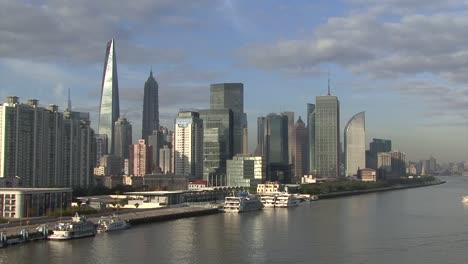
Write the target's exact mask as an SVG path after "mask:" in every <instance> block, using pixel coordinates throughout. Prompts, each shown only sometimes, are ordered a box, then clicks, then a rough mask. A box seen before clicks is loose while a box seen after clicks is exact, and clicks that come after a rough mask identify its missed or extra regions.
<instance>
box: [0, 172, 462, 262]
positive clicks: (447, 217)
mask: <svg viewBox="0 0 468 264" xmlns="http://www.w3.org/2000/svg"><path fill="white" fill-rule="evenodd" d="M442 178H443V179H445V180H447V183H446V184H443V185H438V186H432V187H424V188H416V189H408V190H399V191H391V192H383V193H374V194H366V195H359V196H353V197H343V198H336V199H330V200H320V201H317V202H312V203H302V204H301V205H300V206H298V207H296V208H291V209H281V208H280V209H265V210H263V211H259V212H250V213H243V214H217V215H211V216H204V217H197V218H187V219H181V220H176V221H169V222H161V223H153V224H147V225H141V226H135V227H133V228H132V229H129V230H126V231H121V232H116V233H110V234H103V235H97V236H96V237H94V238H83V239H78V240H73V241H47V242H45V241H40V242H32V243H28V244H24V245H17V246H13V247H10V248H5V249H0V263H37V264H42V263H44V264H45V263H113V264H119V263H388V264H390V263H391V264H394V263H399V264H401V263H424V264H427V263H434V264H435V263H437V264H440V263H468V206H467V205H465V204H463V203H462V202H461V196H463V195H468V177H465V178H463V177H442Z"/></svg>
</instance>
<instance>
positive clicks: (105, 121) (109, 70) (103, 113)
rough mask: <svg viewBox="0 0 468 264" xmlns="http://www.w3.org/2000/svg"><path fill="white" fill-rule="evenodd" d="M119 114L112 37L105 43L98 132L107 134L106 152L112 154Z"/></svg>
mask: <svg viewBox="0 0 468 264" xmlns="http://www.w3.org/2000/svg"><path fill="white" fill-rule="evenodd" d="M119 116H120V108H119V85H118V81H117V59H116V56H115V43H114V39H112V40H110V41H109V42H108V43H107V49H106V57H105V60H104V72H103V74H102V84H101V104H100V106H99V129H98V133H99V134H101V135H107V139H108V149H107V153H109V154H114V125H115V121H117V119H118V118H119Z"/></svg>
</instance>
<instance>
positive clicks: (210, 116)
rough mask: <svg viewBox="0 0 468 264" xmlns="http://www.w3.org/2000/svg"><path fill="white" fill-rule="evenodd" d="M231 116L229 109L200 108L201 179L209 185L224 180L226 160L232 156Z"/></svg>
mask: <svg viewBox="0 0 468 264" xmlns="http://www.w3.org/2000/svg"><path fill="white" fill-rule="evenodd" d="M232 117H233V114H232V111H231V109H206V110H200V118H201V119H202V120H203V146H204V147H203V156H204V160H203V179H204V180H206V181H208V182H209V184H210V185H213V182H225V177H226V160H228V159H231V158H232V156H233V154H232V152H233V118H232Z"/></svg>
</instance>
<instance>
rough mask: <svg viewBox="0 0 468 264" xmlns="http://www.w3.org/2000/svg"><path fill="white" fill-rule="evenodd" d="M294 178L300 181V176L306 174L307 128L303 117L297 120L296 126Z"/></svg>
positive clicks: (294, 180)
mask: <svg viewBox="0 0 468 264" xmlns="http://www.w3.org/2000/svg"><path fill="white" fill-rule="evenodd" d="M293 141H294V145H295V148H294V155H293V162H294V167H293V168H294V178H293V182H300V178H301V177H302V176H304V175H305V174H306V168H307V162H308V161H307V159H306V158H307V149H308V148H307V145H306V143H307V128H306V127H305V124H304V122H303V121H302V119H301V117H300V116H299V119H298V120H297V122H296V125H295V128H294V137H293Z"/></svg>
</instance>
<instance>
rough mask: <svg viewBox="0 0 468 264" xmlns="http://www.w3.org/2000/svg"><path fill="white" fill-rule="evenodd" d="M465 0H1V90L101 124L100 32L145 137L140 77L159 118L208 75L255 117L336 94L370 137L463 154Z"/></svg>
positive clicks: (127, 106) (467, 125)
mask: <svg viewBox="0 0 468 264" xmlns="http://www.w3.org/2000/svg"><path fill="white" fill-rule="evenodd" d="M467 28H468V1H462V0H445V1H440V0H379V1H372V0H341V1H339V0H335V1H333V0H331V1H309V0H294V1H274V0H270V1H267V0H265V1H250V0H238V1H234V0H199V1H183V0H134V1H116V0H100V1H95V0H81V1H75V0H38V1H24V0H14V1H13V0H0V98H1V99H0V101H2V102H3V101H5V98H6V97H7V96H9V95H16V96H19V97H20V101H21V102H26V100H27V99H32V98H34V99H38V100H39V103H40V104H41V105H43V106H46V105H48V104H56V105H59V106H60V108H61V109H62V110H63V109H65V107H66V104H67V93H68V89H70V91H71V99H72V104H73V109H74V110H75V111H87V112H90V113H91V116H92V126H93V127H94V128H95V129H97V126H98V108H99V100H100V92H101V91H100V89H101V88H100V84H101V78H102V71H103V63H104V56H105V49H106V43H107V41H109V40H110V39H112V38H114V39H115V45H116V56H117V63H118V77H119V93H120V107H121V110H120V112H121V114H123V115H125V116H126V117H127V118H128V119H129V121H130V122H132V124H133V134H134V138H135V139H136V138H137V137H138V136H139V135H141V119H142V115H141V112H142V105H143V87H144V83H145V81H146V79H147V78H148V76H149V71H150V69H152V70H153V74H154V76H155V78H156V80H157V82H158V84H159V101H160V119H161V124H162V125H167V126H169V127H172V126H173V122H174V118H175V116H176V114H177V112H178V110H179V109H181V108H198V109H204V108H209V85H210V84H211V83H221V82H242V83H244V102H245V103H244V108H245V112H246V113H247V115H248V120H249V124H248V125H249V142H250V150H251V151H253V150H254V147H255V144H254V142H255V141H256V139H255V137H256V129H257V128H256V119H257V117H259V116H265V115H267V114H269V113H273V112H276V113H279V112H283V111H293V112H295V118H296V120H297V118H298V117H299V116H301V117H302V119H303V120H304V121H305V120H306V119H305V113H306V109H307V106H306V104H307V103H314V102H315V97H316V96H319V95H325V94H326V93H327V78H328V77H327V75H328V74H327V73H328V72H329V73H330V87H331V93H332V94H333V95H336V96H338V98H339V100H340V104H341V105H340V106H341V113H340V115H341V130H342V131H341V138H342V139H343V129H344V127H345V125H346V123H347V121H348V120H349V119H350V118H351V117H352V116H353V115H354V114H356V113H358V112H360V111H365V112H366V134H367V135H366V138H367V141H368V142H369V141H370V140H371V139H372V138H385V139H390V140H392V143H393V148H394V149H395V150H400V151H403V152H405V153H406V155H407V159H408V160H419V159H428V158H429V157H430V156H431V155H432V156H434V157H435V158H437V159H438V160H439V161H441V162H449V161H453V162H458V161H464V160H468V86H467V85H468V34H467Z"/></svg>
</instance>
